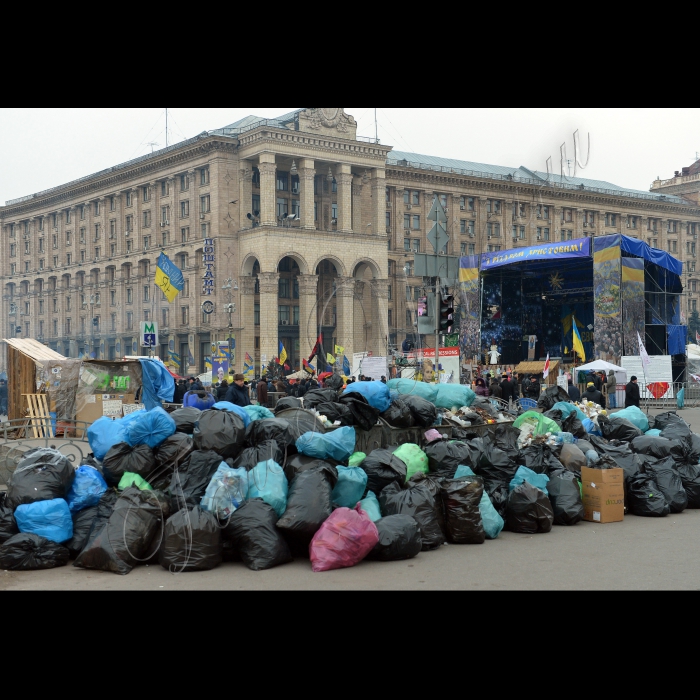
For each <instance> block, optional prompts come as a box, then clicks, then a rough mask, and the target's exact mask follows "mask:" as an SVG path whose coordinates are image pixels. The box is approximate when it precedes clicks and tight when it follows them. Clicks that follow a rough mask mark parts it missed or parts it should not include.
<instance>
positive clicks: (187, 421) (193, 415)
mask: <svg viewBox="0 0 700 700" xmlns="http://www.w3.org/2000/svg"><path fill="white" fill-rule="evenodd" d="M201 415H202V412H201V411H200V410H199V409H198V408H194V407H190V408H178V409H177V411H173V412H172V413H171V414H170V417H171V418H172V419H173V420H174V421H175V430H176V431H177V432H178V433H185V435H192V434H193V433H194V426H195V425H196V424H197V421H198V420H199V417H200V416H201Z"/></svg>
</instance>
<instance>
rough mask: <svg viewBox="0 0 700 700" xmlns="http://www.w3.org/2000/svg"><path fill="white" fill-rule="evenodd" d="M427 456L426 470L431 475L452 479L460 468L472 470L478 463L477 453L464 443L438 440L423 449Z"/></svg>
mask: <svg viewBox="0 0 700 700" xmlns="http://www.w3.org/2000/svg"><path fill="white" fill-rule="evenodd" d="M423 451H424V452H425V454H426V455H427V456H428V468H429V469H430V473H431V474H435V475H437V476H442V477H445V478H447V479H454V476H455V473H456V472H457V469H459V467H460V466H462V465H464V466H465V467H471V468H472V469H474V467H475V466H476V463H477V461H478V452H475V451H474V450H472V448H471V447H470V446H469V445H468V444H467V443H464V442H447V441H445V440H438V441H436V442H431V443H430V444H429V445H426V446H425V447H424V448H423Z"/></svg>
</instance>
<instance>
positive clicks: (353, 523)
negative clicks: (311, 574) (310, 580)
mask: <svg viewBox="0 0 700 700" xmlns="http://www.w3.org/2000/svg"><path fill="white" fill-rule="evenodd" d="M378 542H379V532H378V531H377V526H376V525H375V524H374V523H373V522H372V520H371V519H370V517H369V515H367V513H366V512H365V511H364V510H362V508H361V507H360V504H359V503H358V504H357V506H355V508H354V509H353V510H350V508H338V509H337V510H336V511H334V512H333V514H332V515H331V516H330V518H328V520H326V522H325V523H323V525H322V526H321V529H320V530H319V531H318V532H317V533H316V534H315V535H314V538H313V540H311V546H310V548H309V552H310V554H311V567H312V568H313V570H314V571H316V572H319V571H332V570H333V569H345V568H348V567H350V566H355V564H359V563H360V562H361V561H362V560H363V559H364V558H365V557H366V556H367V555H368V554H369V553H370V552H371V551H372V550H373V549H374V548H375V547H376V546H377V543H378Z"/></svg>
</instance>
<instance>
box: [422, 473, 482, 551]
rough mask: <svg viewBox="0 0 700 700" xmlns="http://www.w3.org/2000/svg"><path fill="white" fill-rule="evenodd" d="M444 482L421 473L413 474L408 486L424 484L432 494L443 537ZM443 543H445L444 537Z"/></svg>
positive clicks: (437, 477) (440, 478)
mask: <svg viewBox="0 0 700 700" xmlns="http://www.w3.org/2000/svg"><path fill="white" fill-rule="evenodd" d="M474 478H480V477H474ZM444 482H445V478H444V477H442V476H438V475H437V474H424V473H423V472H419V473H418V474H414V475H413V476H412V477H411V480H410V481H409V483H410V484H418V483H422V484H424V485H425V488H427V489H428V491H430V493H432V494H433V496H434V497H435V503H436V505H437V517H438V524H439V525H440V531H441V532H442V534H443V535H445V533H446V532H447V528H446V525H445V508H444V507H443V505H442V485H443V483H444ZM445 541H447V538H446V537H445Z"/></svg>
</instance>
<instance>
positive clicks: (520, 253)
mask: <svg viewBox="0 0 700 700" xmlns="http://www.w3.org/2000/svg"><path fill="white" fill-rule="evenodd" d="M590 256H591V239H590V238H578V239H576V240H575V241H562V242H561V243H545V244H544V245H538V246H533V247H532V248H514V249H513V250H499V251H497V252H495V253H484V254H483V255H482V256H481V269H482V270H490V269H491V268H494V267H502V266H503V265H515V264H517V263H523V262H533V261H546V260H563V259H564V258H589V257H590Z"/></svg>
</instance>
